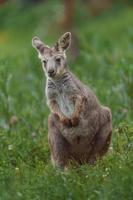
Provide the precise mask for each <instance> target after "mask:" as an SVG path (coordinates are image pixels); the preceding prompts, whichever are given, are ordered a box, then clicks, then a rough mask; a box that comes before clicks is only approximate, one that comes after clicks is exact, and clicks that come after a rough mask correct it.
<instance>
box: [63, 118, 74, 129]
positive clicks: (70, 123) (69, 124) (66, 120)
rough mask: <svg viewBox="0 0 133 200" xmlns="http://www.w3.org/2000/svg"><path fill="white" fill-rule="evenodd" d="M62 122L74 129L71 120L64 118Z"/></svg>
mask: <svg viewBox="0 0 133 200" xmlns="http://www.w3.org/2000/svg"><path fill="white" fill-rule="evenodd" d="M60 121H61V123H62V124H63V125H64V126H67V127H72V122H71V120H70V119H69V118H66V117H62V118H61V120H60Z"/></svg>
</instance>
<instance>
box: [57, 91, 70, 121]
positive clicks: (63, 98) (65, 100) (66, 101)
mask: <svg viewBox="0 0 133 200" xmlns="http://www.w3.org/2000/svg"><path fill="white" fill-rule="evenodd" d="M56 101H57V103H58V105H59V107H60V110H61V111H62V112H63V114H64V115H65V116H66V117H68V118H70V117H71V116H72V113H73V111H74V102H73V101H72V99H71V98H70V96H69V95H68V94H67V93H65V92H63V93H58V96H57V98H56Z"/></svg>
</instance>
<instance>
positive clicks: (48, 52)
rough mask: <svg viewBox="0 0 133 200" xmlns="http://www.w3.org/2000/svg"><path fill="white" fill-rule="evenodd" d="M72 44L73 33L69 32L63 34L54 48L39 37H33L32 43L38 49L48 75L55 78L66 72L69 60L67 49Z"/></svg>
mask: <svg viewBox="0 0 133 200" xmlns="http://www.w3.org/2000/svg"><path fill="white" fill-rule="evenodd" d="M70 44H71V33H69V32H67V33H65V34H64V35H62V36H61V37H60V38H59V40H58V41H57V43H56V44H55V45H54V46H53V47H52V48H50V47H49V46H47V45H46V44H44V43H43V42H42V41H41V40H40V39H39V38H38V37H34V38H33V39H32V45H33V47H34V48H35V49H36V50H37V51H38V54H39V58H40V59H41V61H42V66H43V70H44V71H45V74H46V76H48V77H51V78H53V79H54V78H58V77H60V76H62V74H63V73H65V72H66V70H67V62H66V54H65V51H66V50H67V49H68V48H69V46H70Z"/></svg>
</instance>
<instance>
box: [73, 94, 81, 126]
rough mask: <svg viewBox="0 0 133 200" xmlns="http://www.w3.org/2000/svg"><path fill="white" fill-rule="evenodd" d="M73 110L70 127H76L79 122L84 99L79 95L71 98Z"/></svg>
mask: <svg viewBox="0 0 133 200" xmlns="http://www.w3.org/2000/svg"><path fill="white" fill-rule="evenodd" d="M73 100H74V103H75V108H74V112H73V114H72V117H71V122H72V126H77V125H78V121H79V115H80V112H81V109H82V105H83V100H84V97H83V96H81V95H76V96H74V97H73Z"/></svg>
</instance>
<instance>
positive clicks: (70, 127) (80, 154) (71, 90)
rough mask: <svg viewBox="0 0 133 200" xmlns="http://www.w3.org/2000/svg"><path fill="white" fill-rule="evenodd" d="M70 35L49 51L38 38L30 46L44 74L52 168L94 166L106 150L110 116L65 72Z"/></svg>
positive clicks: (67, 34)
mask: <svg viewBox="0 0 133 200" xmlns="http://www.w3.org/2000/svg"><path fill="white" fill-rule="evenodd" d="M70 44H71V33H70V32H67V33H65V34H64V35H62V36H61V37H60V39H59V40H58V41H57V43H56V44H55V45H54V46H53V47H52V48H50V47H49V46H47V45H46V44H44V43H43V42H42V41H41V40H40V39H39V38H38V37H34V38H33V39H32V45H33V47H34V48H36V50H37V51H38V54H39V58H40V59H41V61H42V67H43V70H44V73H45V75H46V90H45V91H46V98H47V104H48V107H49V108H50V110H51V114H50V115H49V118H48V142H49V146H50V151H51V160H52V163H53V165H54V166H57V167H59V168H63V169H64V168H67V167H68V166H69V164H70V163H71V162H73V161H74V162H75V163H77V164H83V163H88V164H94V163H95V162H96V160H97V159H98V158H101V157H102V156H103V155H104V154H105V153H106V152H107V150H108V148H109V145H110V141H111V136H112V116H111V111H110V109H109V108H108V107H105V106H102V105H100V103H99V101H98V99H97V97H96V96H95V94H94V93H93V92H92V91H91V89H89V88H88V87H87V86H85V85H84V84H83V83H82V82H80V80H79V79H78V78H77V77H75V75H74V74H73V73H71V72H70V71H69V67H68V64H67V58H66V54H65V52H66V50H67V49H68V48H69V47H70Z"/></svg>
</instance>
